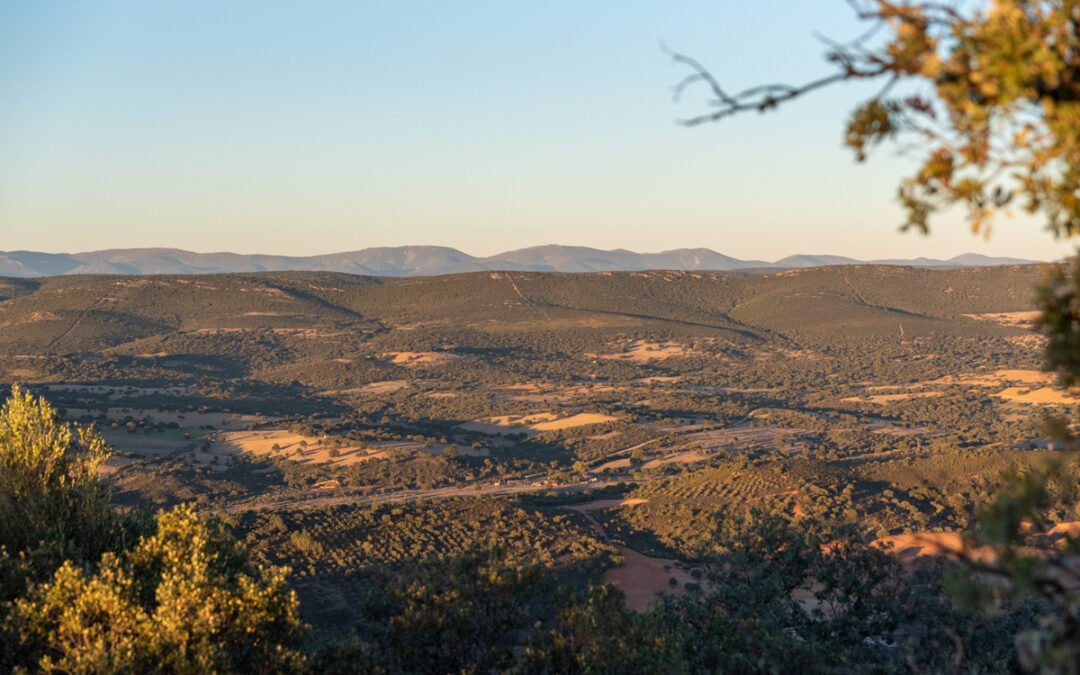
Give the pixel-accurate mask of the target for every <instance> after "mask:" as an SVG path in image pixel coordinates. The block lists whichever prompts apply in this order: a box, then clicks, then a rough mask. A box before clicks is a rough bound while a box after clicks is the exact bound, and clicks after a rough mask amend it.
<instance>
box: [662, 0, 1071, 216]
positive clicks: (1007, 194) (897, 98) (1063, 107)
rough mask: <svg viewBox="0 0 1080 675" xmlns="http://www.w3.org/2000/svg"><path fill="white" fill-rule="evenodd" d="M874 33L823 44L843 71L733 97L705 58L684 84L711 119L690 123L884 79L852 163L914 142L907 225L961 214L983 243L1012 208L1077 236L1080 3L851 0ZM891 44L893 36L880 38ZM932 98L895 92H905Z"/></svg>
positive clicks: (857, 136) (856, 116) (863, 110)
mask: <svg viewBox="0 0 1080 675" xmlns="http://www.w3.org/2000/svg"><path fill="white" fill-rule="evenodd" d="M849 4H851V5H852V7H853V8H854V10H855V12H856V15H857V16H858V18H859V19H860V20H862V21H864V22H866V23H868V24H870V29H869V30H868V31H867V32H866V33H865V34H864V35H862V36H860V37H859V38H857V39H856V40H853V41H851V42H848V43H843V44H841V43H836V42H832V41H829V40H826V41H825V42H826V44H827V45H828V50H827V52H826V56H825V59H826V61H827V62H829V63H830V64H831V65H832V66H833V67H834V72H832V73H830V74H828V75H826V76H824V77H821V78H819V79H816V80H813V81H810V82H807V83H804V84H799V85H788V84H767V85H762V86H755V87H752V88H750V89H747V90H745V91H742V92H738V93H729V92H728V91H727V90H726V89H725V88H724V87H722V86H721V85H720V82H719V80H718V79H717V78H716V77H715V76H714V75H713V74H712V72H711V71H710V70H709V69H708V68H706V67H705V66H704V65H703V64H701V63H700V62H699V61H697V60H696V59H693V58H690V57H688V56H686V55H683V54H678V53H672V56H673V58H674V59H675V60H676V61H677V62H678V63H680V64H681V65H683V66H686V67H687V68H689V69H690V70H691V74H690V75H688V76H687V77H686V78H685V79H684V80H683V81H682V82H680V83H679V84H678V85H676V87H675V94H676V98H678V97H679V96H680V95H681V94H682V93H683V92H684V91H685V90H686V89H688V88H690V87H694V86H702V85H704V86H705V87H706V88H707V90H708V91H709V93H710V94H711V99H710V101H709V104H710V105H711V107H712V108H713V109H712V110H710V111H706V112H703V113H701V114H698V115H695V116H692V117H690V118H687V119H684V120H682V122H681V123H682V124H685V125H687V126H697V125H700V124H704V123H707V122H715V121H718V120H722V119H725V118H727V117H731V116H733V115H737V114H740V113H743V112H748V111H758V112H765V111H768V110H772V109H774V108H776V107H778V106H780V105H781V104H784V103H787V102H789V101H792V100H794V99H797V98H799V97H801V96H803V95H805V94H808V93H811V92H813V91H816V90H819V89H822V88H824V87H827V86H830V85H834V84H838V83H841V82H850V81H865V80H878V79H880V80H883V81H884V86H883V87H882V88H881V89H880V90H879V91H878V93H877V94H875V95H874V96H872V97H871V98H870V99H869V100H867V101H865V102H863V103H862V104H861V105H859V106H858V107H857V108H856V109H855V110H854V111H853V113H852V114H851V117H850V118H849V120H848V123H847V129H846V132H845V136H844V142H845V144H846V145H847V146H848V147H850V148H851V149H852V150H853V151H854V153H855V156H856V158H857V159H858V160H859V161H862V160H864V159H865V158H866V156H867V152H868V151H869V150H870V149H871V148H873V147H875V146H877V145H879V144H880V143H881V142H883V141H886V140H896V139H898V138H899V137H901V136H904V137H906V138H907V139H908V145H907V146H906V147H907V149H908V150H912V151H916V152H918V153H919V154H920V155H921V162H922V164H921V166H920V167H919V168H918V170H916V171H915V173H914V174H912V175H911V176H909V177H908V178H906V179H904V180H903V181H902V182H901V185H900V186H899V189H898V197H899V200H900V202H901V204H902V205H903V206H904V209H905V211H906V221H905V223H904V226H903V227H904V228H905V229H907V228H915V229H917V230H919V231H922V232H924V233H925V232H927V231H928V230H929V219H930V216H931V215H932V214H934V213H935V212H936V211H939V210H940V209H942V208H944V207H948V206H952V205H961V206H963V207H964V208H965V209H966V210H967V215H968V219H969V222H970V224H971V227H972V229H973V231H975V232H983V233H986V232H988V231H989V226H990V222H991V220H992V218H993V216H994V214H995V213H997V212H1002V211H1006V212H1007V209H1008V208H1009V207H1010V205H1012V204H1013V203H1014V202H1015V201H1020V202H1021V208H1023V209H1024V210H1025V211H1027V212H1029V213H1032V214H1034V213H1040V212H1041V213H1042V214H1044V215H1045V216H1046V218H1047V225H1048V228H1049V229H1050V230H1051V231H1052V232H1053V233H1054V234H1055V235H1056V236H1072V235H1075V234H1080V196H1078V193H1080V82H1078V81H1077V76H1078V74H1080V35H1078V25H1080V7H1078V6H1077V3H1075V2H1073V1H1072V0H1051V1H1049V2H1030V1H1027V0H991V2H990V3H989V6H988V7H987V8H986V10H985V11H982V10H979V9H973V10H970V11H965V10H962V9H960V8H959V5H958V6H952V5H949V4H945V3H936V2H893V1H889V0H867V1H862V0H851V1H850V2H849ZM879 35H884V36H885V37H884V38H881V37H879ZM901 83H914V84H919V85H926V86H927V87H928V90H927V91H925V93H917V94H894V93H893V92H894V91H895V90H896V89H897V87H896V85H898V84H901Z"/></svg>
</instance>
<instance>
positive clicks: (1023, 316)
mask: <svg viewBox="0 0 1080 675" xmlns="http://www.w3.org/2000/svg"><path fill="white" fill-rule="evenodd" d="M1041 315H1042V312H1040V311H1038V310H1031V311H1027V312H992V313H989V314H964V315H963V316H965V317H967V318H969V319H975V320H976V321H990V322H992V323H996V324H999V325H1002V326H1009V327H1013V328H1034V327H1035V321H1036V320H1038V318H1039V317H1040V316H1041Z"/></svg>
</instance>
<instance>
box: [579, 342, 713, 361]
mask: <svg viewBox="0 0 1080 675" xmlns="http://www.w3.org/2000/svg"><path fill="white" fill-rule="evenodd" d="M699 354H700V352H696V351H694V350H692V349H690V348H689V347H687V346H686V345H683V344H680V343H678V342H674V341H671V340H667V341H664V342H655V341H652V340H638V341H636V342H633V343H631V344H630V345H629V346H628V347H627V348H626V349H625V350H624V351H622V352H617V353H613V354H585V356H587V357H590V358H594V359H606V360H612V361H629V362H630V363H649V362H650V361H662V360H664V359H671V358H675V357H678V356H696V355H699Z"/></svg>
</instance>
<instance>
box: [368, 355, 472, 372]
mask: <svg viewBox="0 0 1080 675" xmlns="http://www.w3.org/2000/svg"><path fill="white" fill-rule="evenodd" d="M383 356H385V357H387V358H389V359H390V363H393V364H394V365H396V366H405V367H406V368H411V367H415V366H436V365H439V364H442V363H447V362H449V361H453V360H455V359H460V358H461V357H460V356H458V355H457V354H451V353H450V352H387V353H386V354H383Z"/></svg>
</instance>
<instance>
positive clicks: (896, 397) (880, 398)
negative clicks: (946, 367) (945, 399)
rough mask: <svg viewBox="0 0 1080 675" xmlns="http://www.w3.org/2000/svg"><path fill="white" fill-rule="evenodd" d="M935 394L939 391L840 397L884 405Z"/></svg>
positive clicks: (847, 401) (843, 399)
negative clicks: (866, 396)
mask: <svg viewBox="0 0 1080 675" xmlns="http://www.w3.org/2000/svg"><path fill="white" fill-rule="evenodd" d="M935 396H941V392H940V391H909V392H905V393H903V394H875V395H873V396H870V397H869V398H860V397H858V396H849V397H847V398H842V399H840V400H841V401H844V402H845V403H876V404H878V405H884V404H886V403H893V402H894V401H906V400H908V399H912V398H933V397H935Z"/></svg>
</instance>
